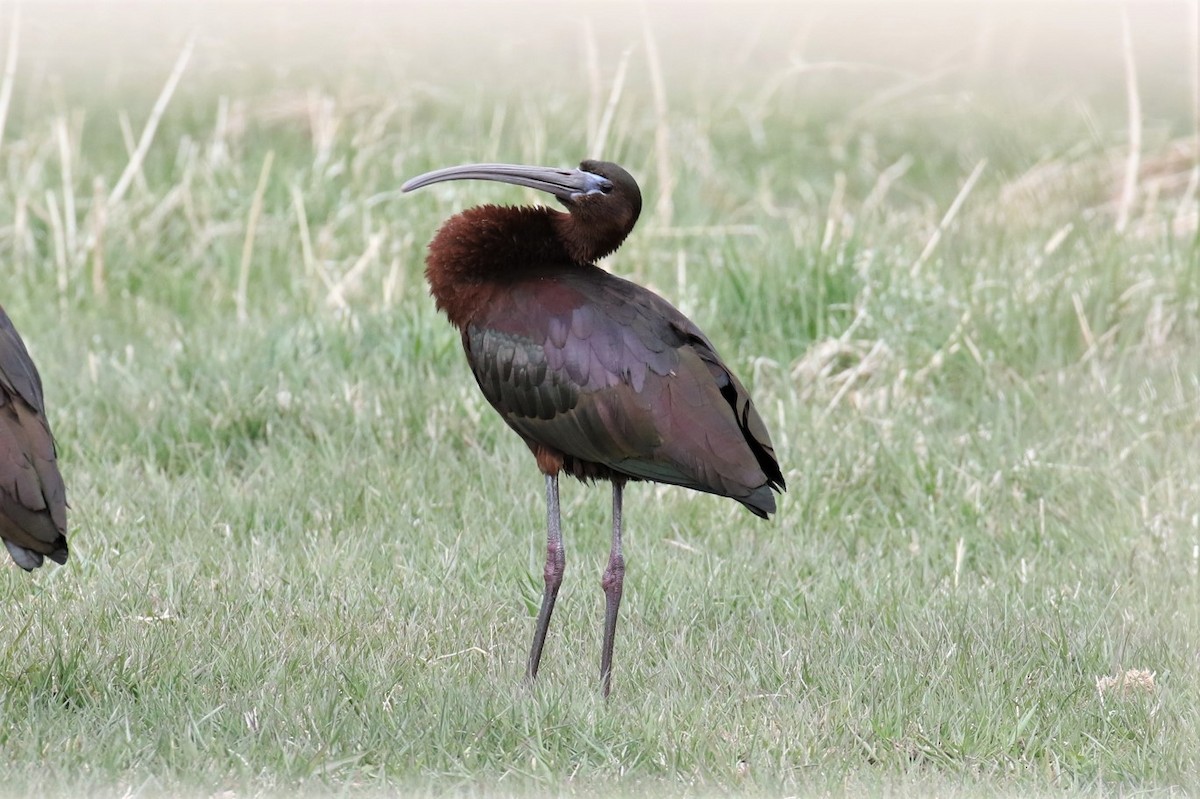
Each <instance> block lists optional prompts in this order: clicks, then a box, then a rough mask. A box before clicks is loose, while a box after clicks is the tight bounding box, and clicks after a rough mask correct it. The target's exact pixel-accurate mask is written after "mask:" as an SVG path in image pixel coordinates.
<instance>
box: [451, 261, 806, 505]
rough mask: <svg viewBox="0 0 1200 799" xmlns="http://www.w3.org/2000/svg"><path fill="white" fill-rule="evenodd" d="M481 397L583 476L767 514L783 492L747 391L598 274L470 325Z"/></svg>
mask: <svg viewBox="0 0 1200 799" xmlns="http://www.w3.org/2000/svg"><path fill="white" fill-rule="evenodd" d="M463 346H464V349H465V350H466V352H467V357H468V359H469V360H470V363H471V367H472V370H473V372H474V374H475V377H476V380H477V381H478V383H479V386H480V388H481V389H482V390H483V393H484V395H485V396H486V397H487V399H488V401H489V402H491V404H492V406H493V407H494V408H495V409H496V410H497V411H498V412H499V413H500V415H501V416H502V417H503V418H504V420H505V421H506V422H507V423H508V424H509V425H510V426H511V427H512V428H513V429H514V430H515V431H516V432H517V433H519V434H520V435H521V436H522V438H524V439H525V441H526V442H527V443H528V444H529V445H530V447H531V448H533V449H534V450H535V452H537V451H538V448H539V447H540V448H543V449H548V450H550V451H553V452H558V453H561V455H562V457H563V468H564V469H566V470H567V471H568V472H570V473H572V474H574V475H575V476H577V477H581V478H597V477H598V478H612V477H618V478H623V479H634V480H652V481H656V482H662V483H670V484H673V485H680V486H685V487H688V488H692V489H695V490H698V491H704V492H708V493H712V494H718V495H721V496H727V497H731V498H733V499H736V500H738V501H739V502H741V503H742V504H743V505H745V506H746V507H747V508H749V509H750V510H751V511H753V512H754V513H756V514H758V515H760V516H766V515H767V514H769V513H772V512H774V511H775V497H774V495H773V493H772V491H773V490H781V489H783V487H784V479H783V475H782V473H781V472H780V469H779V464H778V462H777V461H776V459H775V453H774V449H773V447H772V444H771V440H770V436H769V435H768V433H767V430H766V426H765V425H764V424H763V421H762V419H761V417H760V416H759V414H758V411H757V410H756V409H755V407H754V403H753V402H752V401H751V399H750V395H749V393H748V392H747V391H746V389H745V387H744V386H742V384H741V382H740V381H738V379H737V377H736V376H734V374H733V373H732V372H731V371H730V370H729V369H728V368H727V367H726V366H725V364H724V363H723V362H722V361H721V359H720V357H719V356H718V355H717V352H716V350H715V348H714V347H713V345H712V343H711V342H710V341H709V340H708V338H707V337H706V336H705V335H704V334H703V333H702V332H701V331H700V330H699V328H697V327H696V325H695V324H693V323H692V322H691V321H690V320H689V319H688V318H687V317H685V316H684V315H683V314H682V313H680V312H679V311H678V310H677V309H676V308H674V306H672V305H671V304H670V303H668V302H667V301H666V300H664V299H662V298H661V297H659V296H658V295H657V294H655V293H653V292H652V291H649V290H648V289H645V288H642V287H641V286H638V285H637V284H635V283H631V282H630V281H627V280H623V279H621V278H619V277H615V276H613V275H610V274H608V273H607V272H605V271H604V270H602V269H599V268H598V267H595V266H589V265H580V264H574V265H571V266H570V267H569V268H563V267H562V266H561V265H555V266H548V267H547V268H546V269H545V270H543V271H542V272H540V273H539V272H536V271H527V272H526V273H525V274H523V275H522V276H521V278H520V279H518V280H514V281H512V282H510V283H508V284H507V285H506V286H505V288H504V291H502V292H496V293H495V294H494V295H493V299H492V301H491V302H489V303H488V304H487V305H486V307H485V308H484V309H483V310H482V311H480V312H479V313H477V314H476V315H475V317H474V318H472V319H471V320H470V322H469V323H468V324H467V325H466V326H465V327H464V328H463Z"/></svg>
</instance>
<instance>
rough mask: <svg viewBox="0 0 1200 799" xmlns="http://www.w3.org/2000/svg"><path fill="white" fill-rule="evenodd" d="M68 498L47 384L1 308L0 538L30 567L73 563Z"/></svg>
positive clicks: (21, 563) (22, 562)
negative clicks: (69, 560)
mask: <svg viewBox="0 0 1200 799" xmlns="http://www.w3.org/2000/svg"><path fill="white" fill-rule="evenodd" d="M66 529H67V500H66V488H65V487H64V486H63V479H62V475H61V474H60V473H59V471H58V462H57V452H56V450H55V447H54V437H53V436H52V435H51V434H50V426H49V424H48V422H47V421H46V415H45V412H44V407H43V400H42V382H41V378H40V377H39V376H38V373H37V369H36V367H34V365H33V360H32V359H31V358H30V357H29V352H28V351H27V350H26V349H25V344H24V342H22V341H21V337H20V336H19V335H17V331H16V329H14V328H13V325H12V322H11V321H10V320H9V318H8V315H7V314H5V313H4V310H3V309H2V308H0V538H3V539H4V543H5V545H6V546H7V547H8V550H9V552H10V554H11V555H12V557H13V560H15V561H16V562H17V564H18V565H19V566H21V567H22V568H25V569H32V568H35V567H37V566H40V565H41V564H42V558H43V556H49V557H50V558H51V559H52V560H55V561H57V562H58V563H65V562H66V560H67V539H66V535H65V534H66Z"/></svg>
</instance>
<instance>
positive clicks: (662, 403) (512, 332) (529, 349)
mask: <svg viewBox="0 0 1200 799" xmlns="http://www.w3.org/2000/svg"><path fill="white" fill-rule="evenodd" d="M445 180H492V181H500V182H502V183H512V184H516V185H518V186H527V187H530V188H533V189H539V190H541V191H544V192H548V193H550V194H552V195H554V197H555V198H556V199H557V200H558V201H559V202H560V203H561V204H562V205H563V206H565V207H566V213H564V212H562V211H557V210H554V209H552V208H546V207H542V206H536V207H512V206H497V205H483V206H479V207H476V208H470V209H468V210H466V211H463V212H462V213H460V214H457V215H456V216H453V217H451V218H450V219H448V220H447V221H446V222H445V223H444V224H443V225H442V227H441V229H440V230H439V231H438V233H437V234H436V236H435V237H434V239H433V241H432V242H430V244H429V253H428V257H427V259H426V270H425V276H426V278H427V279H428V281H429V287H430V293H431V294H432V295H433V298H434V300H435V301H436V304H437V307H438V309H440V310H441V311H442V312H444V313H445V314H446V316H447V318H448V319H449V320H450V323H451V324H452V325H454V327H456V328H457V329H458V331H459V333H460V334H461V335H462V346H463V350H464V351H465V352H466V356H467V360H468V362H469V363H470V366H471V371H472V372H473V373H474V375H475V380H476V382H477V383H478V384H479V388H480V390H481V391H482V392H483V395H484V397H486V398H487V400H488V402H489V403H491V405H492V407H493V408H495V409H496V412H497V413H499V414H500V416H501V418H503V419H504V421H505V422H506V423H507V424H508V426H509V427H511V428H512V429H513V430H514V431H516V433H517V435H519V436H520V437H521V438H522V439H523V440H524V441H525V443H526V445H528V447H529V449H530V450H532V452H533V455H534V457H535V458H536V460H537V465H538V468H539V469H540V470H541V472H542V474H544V475H545V482H546V516H547V523H546V526H547V534H546V566H545V570H544V577H545V590H544V593H543V595H542V605H541V610H540V611H539V613H538V618H537V625H536V628H535V630H534V636H533V646H532V648H531V649H530V652H529V662H528V666H527V671H526V676H527V678H528V679H530V680H533V679H534V678H536V677H537V673H538V665H539V663H540V661H541V656H542V647H543V644H544V643H545V640H546V630H547V628H548V627H549V624H550V616H551V614H552V613H553V612H554V602H555V599H556V597H557V596H558V589H559V586H560V585H561V583H562V576H563V570H564V568H565V565H566V557H565V553H564V549H563V538H562V529H561V523H560V517H559V499H558V476H559V474H560V473H562V472H565V473H567V474H569V475H571V476H573V477H576V478H578V479H580V480H583V481H595V480H608V481H609V482H610V483H611V484H612V489H613V519H612V546H611V549H610V552H609V557H608V566H607V568H606V569H605V570H604V576H603V578H602V580H601V585H602V586H603V588H604V593H605V597H606V602H605V613H604V637H603V642H602V644H601V655H600V682H601V686H602V690H603V692H604V695H605V696H606V697H607V696H608V693H609V689H610V686H611V680H612V653H613V636H614V633H615V631H616V624H617V611H618V608H619V606H620V603H621V591H622V584H623V581H624V575H625V560H624V556H623V554H622V551H621V525H622V521H621V496H622V491H623V489H624V487H625V484H626V483H627V482H630V481H638V480H647V481H653V482H658V483H668V484H672V485H678V486H684V487H686V488H691V489H694V490H696V491H705V492H708V493H710V494H716V495H718V496H723V497H730V498H731V499H735V500H737V501H738V502H740V503H742V504H743V505H745V506H746V508H748V509H749V510H750V511H751V512H752V513H754V514H756V515H758V516H761V517H763V518H767V517H768V514H771V513H774V512H775V496H774V494H772V490H774V491H782V490H784V488H785V485H784V479H783V473H782V472H781V471H780V469H779V463H778V461H777V460H776V458H775V451H774V449H773V448H772V446H771V437H770V435H768V433H767V428H766V426H765V425H764V424H763V420H762V418H761V417H760V416H759V414H758V411H757V410H756V409H755V407H754V403H753V402H752V401H751V399H750V394H749V393H748V392H747V391H746V389H745V387H744V386H743V385H742V383H741V381H739V380H738V379H737V377H736V376H735V375H734V374H733V372H731V371H730V370H729V368H728V367H727V366H726V365H725V364H724V362H722V360H721V358H720V356H719V355H718V354H717V349H716V347H714V346H713V343H712V342H711V341H710V340H709V338H708V337H707V336H706V335H704V333H702V332H701V331H700V328H698V327H697V326H696V325H695V324H693V323H692V321H691V320H690V319H688V318H687V317H686V316H684V315H683V314H682V313H680V312H679V311H678V310H677V309H676V308H675V307H674V306H672V305H671V304H670V303H669V302H667V301H666V300H664V299H663V298H662V297H660V296H658V295H657V294H655V293H654V292H652V291H650V290H648V289H645V288H643V287H641V286H639V285H637V284H635V283H631V282H630V281H628V280H624V279H622V278H619V277H616V276H614V275H612V274H609V273H608V272H606V271H605V270H603V269H601V268H600V267H599V266H597V265H596V261H597V260H598V259H600V258H603V257H604V256H606V255H608V254H610V253H612V252H613V251H615V250H616V249H617V248H618V247H619V246H620V245H621V242H623V241H624V240H625V237H626V236H628V235H629V233H630V231H632V230H633V226H634V224H635V223H636V222H637V219H638V215H639V214H640V212H641V208H642V195H641V192H640V190H639V189H638V185H637V183H636V182H635V181H634V179H633V177H632V176H630V174H629V173H628V172H626V171H625V170H624V169H622V168H621V167H620V166H618V165H616V164H612V163H607V162H604V161H584V162H583V163H582V164H580V165H579V168H578V169H553V168H548V167H537V166H517V165H511V164H471V165H466V166H456V167H449V168H446V169H439V170H436V171H433V172H428V173H426V174H424V175H420V176H419V177H415V178H413V179H412V180H409V181H408V182H407V183H405V184H404V185H403V186H402V187H401V189H402V191H412V190H414V189H419V188H421V187H422V186H428V185H429V184H431V183H438V182H440V181H445Z"/></svg>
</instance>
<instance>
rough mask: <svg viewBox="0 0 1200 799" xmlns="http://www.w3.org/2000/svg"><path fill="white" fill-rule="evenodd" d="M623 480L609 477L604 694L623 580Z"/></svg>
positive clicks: (602, 651) (609, 678)
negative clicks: (610, 513)
mask: <svg viewBox="0 0 1200 799" xmlns="http://www.w3.org/2000/svg"><path fill="white" fill-rule="evenodd" d="M624 490H625V483H624V482H623V481H621V480H613V530H612V548H611V549H610V550H609V552H608V567H607V568H605V570H604V578H603V579H602V580H601V581H600V585H601V586H603V588H604V643H603V644H602V645H601V649H600V684H601V685H602V686H603V690H604V696H605V698H607V697H608V692H609V689H610V688H611V686H612V653H613V636H614V635H615V634H616V631H617V609H618V608H620V607H621V588H622V586H623V584H624V582H625V558H624V556H623V555H622V554H621V493H622V492H623V491H624Z"/></svg>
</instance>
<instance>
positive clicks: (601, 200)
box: [400, 161, 642, 263]
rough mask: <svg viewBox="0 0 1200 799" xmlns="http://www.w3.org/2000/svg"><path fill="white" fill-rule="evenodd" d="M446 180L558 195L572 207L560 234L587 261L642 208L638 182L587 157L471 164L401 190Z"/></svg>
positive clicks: (617, 238) (619, 236)
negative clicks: (571, 161)
mask: <svg viewBox="0 0 1200 799" xmlns="http://www.w3.org/2000/svg"><path fill="white" fill-rule="evenodd" d="M444 180H494V181H499V182H501V183H513V184H515V185H517V186H527V187H529V188H531V189H538V190H539V191H544V192H547V193H549V194H553V195H554V196H555V197H556V198H557V199H558V201H559V202H560V203H562V204H563V205H564V206H565V207H566V209H567V210H568V211H569V212H570V217H569V218H568V219H567V220H565V221H564V224H562V225H561V226H560V227H559V233H560V236H562V238H563V242H564V244H565V245H566V246H567V248H568V250H569V251H570V252H571V254H572V256H573V257H575V258H576V259H577V260H579V261H582V262H584V263H590V262H592V261H595V260H596V259H598V258H603V257H604V256H605V255H608V254H609V253H611V252H612V251H613V250H615V249H617V247H619V246H620V245H621V242H622V241H624V240H625V237H626V236H628V235H629V232H630V231H631V230H633V226H634V225H635V224H636V223H637V220H638V216H639V214H641V211H642V193H641V190H639V189H638V185H637V181H635V180H634V179H633V176H632V175H630V174H629V173H628V172H626V171H625V170H624V169H623V168H621V167H620V166H618V165H617V164H614V163H610V162H608V161H584V162H583V163H581V164H580V165H579V168H578V169H555V168H553V167H544V166H520V165H516V164H466V165H464V166H452V167H446V168H445V169H437V170H434V171H433V172H426V173H425V174H424V175H418V176H417V177H415V178H412V179H411V180H408V181H406V182H405V183H404V185H403V186H401V187H400V190H401V191H413V190H414V189H419V188H421V187H422V186H428V185H429V184H431V183H440V182H441V181H444Z"/></svg>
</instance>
